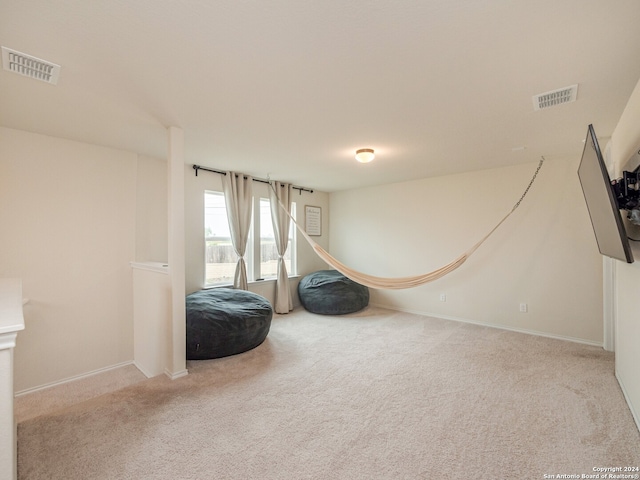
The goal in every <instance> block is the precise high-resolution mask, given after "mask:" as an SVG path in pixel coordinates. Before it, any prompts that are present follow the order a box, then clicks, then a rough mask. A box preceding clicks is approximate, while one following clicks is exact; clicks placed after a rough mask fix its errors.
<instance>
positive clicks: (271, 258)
mask: <svg viewBox="0 0 640 480" xmlns="http://www.w3.org/2000/svg"><path fill="white" fill-rule="evenodd" d="M291 215H292V216H293V217H294V218H295V216H296V204H295V203H292V204H291ZM295 237H296V227H295V225H294V224H293V222H289V244H288V246H287V251H286V252H285V254H284V263H285V265H286V266H287V273H288V274H289V275H295V274H296V264H295V261H294V259H295V255H292V252H295V249H296V245H295ZM277 274H278V249H277V247H276V238H275V234H274V233H273V223H272V221H271V202H270V201H269V199H267V198H261V199H260V278H273V277H275V276H276V275H277Z"/></svg>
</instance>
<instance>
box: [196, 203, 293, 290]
mask: <svg viewBox="0 0 640 480" xmlns="http://www.w3.org/2000/svg"><path fill="white" fill-rule="evenodd" d="M257 210H258V211H257V212H254V222H253V227H252V228H253V230H252V235H250V236H249V241H248V243H247V254H246V255H245V261H246V262H247V276H248V278H249V280H255V279H257V278H263V279H266V278H273V277H275V276H276V274H277V266H278V250H277V248H276V244H275V237H274V233H273V225H272V223H271V205H270V202H269V200H268V199H265V198H261V199H260V202H259V208H258V209H257ZM291 210H292V215H293V216H295V203H294V204H292V205H291ZM256 214H257V215H256ZM256 217H257V218H256ZM258 230H259V231H258ZM204 231H205V244H206V249H205V275H206V276H205V284H206V285H216V284H230V283H233V277H234V275H235V270H236V264H237V262H238V255H237V254H236V252H235V250H234V248H233V244H232V243H231V233H230V231H229V222H228V220H227V210H226V207H225V201H224V195H223V194H222V193H218V192H208V191H207V192H205V194H204ZM253 242H257V245H256V248H258V249H259V252H260V263H259V265H255V266H254V264H253V261H252V260H253V257H254V255H251V252H252V250H253V248H254V246H253ZM294 249H295V226H294V225H293V223H292V224H291V225H290V227H289V246H288V247H287V252H286V254H285V257H284V260H285V265H286V266H287V272H288V273H289V275H293V274H295V273H296V272H295V268H296V265H295V255H293V256H292V252H293V251H294ZM256 254H257V252H256ZM256 267H259V268H256Z"/></svg>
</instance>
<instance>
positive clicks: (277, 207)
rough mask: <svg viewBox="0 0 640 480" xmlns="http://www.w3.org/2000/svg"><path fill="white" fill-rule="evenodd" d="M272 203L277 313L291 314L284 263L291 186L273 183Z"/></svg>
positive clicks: (270, 192) (270, 196)
mask: <svg viewBox="0 0 640 480" xmlns="http://www.w3.org/2000/svg"><path fill="white" fill-rule="evenodd" d="M269 200H270V202H271V222H272V223H273V233H274V236H275V239H276V247H277V249H278V276H277V278H276V297H275V305H274V310H275V311H276V313H289V312H290V311H291V310H293V300H292V298H291V290H290V289H289V275H288V274H287V266H286V265H285V263H284V254H285V252H286V251H287V246H288V245H289V224H290V221H289V215H290V213H291V185H290V184H288V183H280V182H273V183H272V184H271V188H270V189H269Z"/></svg>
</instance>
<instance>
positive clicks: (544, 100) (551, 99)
mask: <svg viewBox="0 0 640 480" xmlns="http://www.w3.org/2000/svg"><path fill="white" fill-rule="evenodd" d="M577 96H578V85H571V86H569V87H564V88H559V89H558V90H553V91H551V92H546V93H541V94H539V95H535V96H534V97H533V109H534V110H544V109H545V108H551V107H555V106H556V105H562V104H563V103H570V102H575V101H576V97H577Z"/></svg>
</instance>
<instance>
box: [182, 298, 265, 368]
mask: <svg viewBox="0 0 640 480" xmlns="http://www.w3.org/2000/svg"><path fill="white" fill-rule="evenodd" d="M186 304H187V360H205V359H209V358H220V357H227V356H229V355H235V354H236V353H242V352H246V351H247V350H251V349H252V348H255V347H257V346H258V345H260V344H261V343H262V342H263V341H264V339H265V338H267V334H268V333H269V328H270V327H271V318H272V317H273V309H272V308H271V304H270V303H269V302H268V301H267V299H266V298H264V297H261V296H260V295H258V294H255V293H252V292H247V291H246V290H234V289H231V288H212V289H209V290H200V291H199V292H195V293H192V294H190V295H187V298H186Z"/></svg>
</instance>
